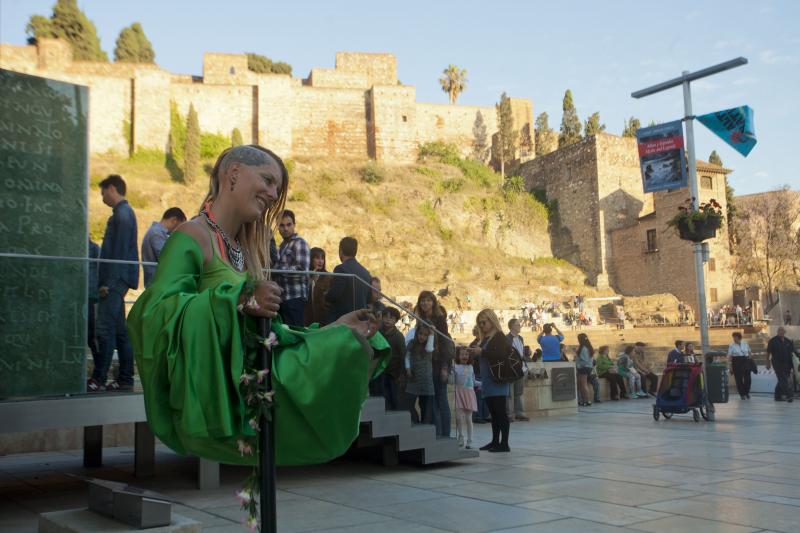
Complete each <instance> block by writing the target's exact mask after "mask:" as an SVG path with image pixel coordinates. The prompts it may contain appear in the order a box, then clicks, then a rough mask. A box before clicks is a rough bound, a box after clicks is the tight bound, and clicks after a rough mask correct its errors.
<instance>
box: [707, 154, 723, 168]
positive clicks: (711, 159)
mask: <svg viewBox="0 0 800 533" xmlns="http://www.w3.org/2000/svg"><path fill="white" fill-rule="evenodd" d="M708 162H709V163H712V164H714V165H719V166H722V158H721V157H720V156H719V154H718V153H717V151H716V150H711V155H710V156H708Z"/></svg>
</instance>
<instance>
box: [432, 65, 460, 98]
mask: <svg viewBox="0 0 800 533" xmlns="http://www.w3.org/2000/svg"><path fill="white" fill-rule="evenodd" d="M442 74H444V76H442V77H441V78H439V84H440V85H441V86H442V90H443V91H444V92H446V93H447V95H448V96H449V97H450V103H451V104H455V103H456V100H457V99H458V95H460V94H461V93H463V92H464V89H466V88H467V69H460V68H458V67H457V66H455V65H448V66H447V68H446V69H444V70H443V71H442Z"/></svg>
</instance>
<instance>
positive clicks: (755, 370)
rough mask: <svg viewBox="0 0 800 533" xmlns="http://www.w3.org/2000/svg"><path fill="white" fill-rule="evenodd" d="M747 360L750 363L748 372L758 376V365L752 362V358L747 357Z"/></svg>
mask: <svg viewBox="0 0 800 533" xmlns="http://www.w3.org/2000/svg"><path fill="white" fill-rule="evenodd" d="M748 360H749V363H750V369H749V370H750V372H752V373H753V374H758V365H757V364H756V362H755V361H754V360H753V358H752V357H748Z"/></svg>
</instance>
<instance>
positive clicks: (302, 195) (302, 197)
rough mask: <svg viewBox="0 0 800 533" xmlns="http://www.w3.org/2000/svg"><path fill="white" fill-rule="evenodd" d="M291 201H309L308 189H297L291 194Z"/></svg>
mask: <svg viewBox="0 0 800 533" xmlns="http://www.w3.org/2000/svg"><path fill="white" fill-rule="evenodd" d="M289 201H290V202H307V201H308V193H307V192H306V191H297V192H293V193H292V194H290V195H289Z"/></svg>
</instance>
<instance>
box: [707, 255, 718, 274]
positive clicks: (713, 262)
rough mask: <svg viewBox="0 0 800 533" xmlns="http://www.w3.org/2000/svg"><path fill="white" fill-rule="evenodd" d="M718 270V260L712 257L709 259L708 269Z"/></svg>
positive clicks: (710, 270)
mask: <svg viewBox="0 0 800 533" xmlns="http://www.w3.org/2000/svg"><path fill="white" fill-rule="evenodd" d="M716 270H717V260H716V259H714V258H713V257H712V258H710V259H709V260H708V271H709V272H716Z"/></svg>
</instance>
